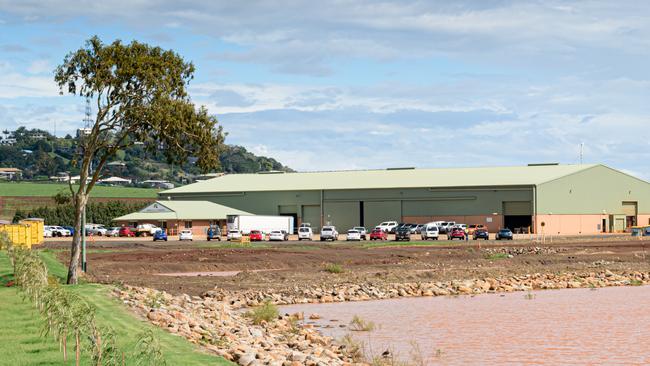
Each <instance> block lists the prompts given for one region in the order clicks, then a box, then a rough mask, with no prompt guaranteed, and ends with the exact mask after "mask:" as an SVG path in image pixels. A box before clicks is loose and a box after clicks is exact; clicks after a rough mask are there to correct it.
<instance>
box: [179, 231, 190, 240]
mask: <svg viewBox="0 0 650 366" xmlns="http://www.w3.org/2000/svg"><path fill="white" fill-rule="evenodd" d="M193 239H194V235H192V230H190V229H183V230H181V232H180V233H179V234H178V240H180V241H183V240H189V241H192V240H193Z"/></svg>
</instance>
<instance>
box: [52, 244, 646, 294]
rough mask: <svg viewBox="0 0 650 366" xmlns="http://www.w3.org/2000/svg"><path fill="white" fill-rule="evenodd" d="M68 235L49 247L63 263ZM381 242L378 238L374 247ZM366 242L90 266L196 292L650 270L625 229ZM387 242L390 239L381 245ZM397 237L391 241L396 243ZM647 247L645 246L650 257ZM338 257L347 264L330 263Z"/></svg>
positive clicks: (173, 247)
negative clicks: (336, 268)
mask: <svg viewBox="0 0 650 366" xmlns="http://www.w3.org/2000/svg"><path fill="white" fill-rule="evenodd" d="M69 243H70V241H69V239H67V240H65V239H64V240H60V241H56V240H48V242H47V243H46V244H45V245H44V247H45V248H47V249H49V250H52V251H55V252H56V253H57V256H58V258H59V259H60V260H61V261H62V262H63V263H67V260H68V259H69V251H68V250H69V245H70V244H69ZM376 244H379V245H380V246H379V247H377V246H373V245H376ZM478 244H479V242H477V241H469V242H449V241H439V242H434V241H430V242H425V243H423V242H411V243H393V242H381V243H374V242H367V241H363V242H360V243H354V244H351V243H346V242H334V243H320V242H285V243H280V244H276V243H268V242H265V243H259V244H253V245H250V246H247V247H241V246H240V245H238V244H229V243H220V242H214V241H212V242H207V241H205V242H203V241H195V242H192V243H179V242H171V241H170V242H165V243H161V242H157V243H154V242H152V241H150V240H141V239H111V240H104V241H102V240H99V239H95V240H94V241H93V242H89V243H88V269H89V272H88V275H89V276H90V278H91V280H93V281H97V282H102V283H126V284H131V285H138V286H147V287H153V288H157V289H160V290H165V291H168V292H171V293H174V294H178V293H188V294H192V295H198V294H201V293H203V292H205V291H208V290H212V289H214V288H215V287H221V288H225V289H230V290H238V289H267V288H275V289H278V288H287V287H294V286H301V285H313V284H329V283H363V282H378V281H389V282H413V281H417V280H426V281H436V280H440V281H442V280H453V279H459V280H460V279H472V278H481V277H496V276H501V275H525V274H530V273H538V272H539V273H557V272H572V271H581V272H590V271H596V270H602V269H604V268H607V269H610V270H612V271H622V270H639V271H649V270H650V239H646V240H639V239H638V238H631V237H629V236H603V237H580V238H561V239H560V238H555V239H554V241H553V243H550V241H547V242H546V243H544V244H542V243H539V242H531V241H530V240H515V241H511V242H497V241H488V242H483V241H481V242H480V244H481V248H479V247H478ZM384 245H389V246H387V247H384ZM390 245H394V246H390ZM646 251H648V253H647V256H646ZM329 263H336V264H339V265H340V266H341V267H342V269H343V272H342V273H338V274H335V273H330V272H328V271H326V270H325V269H324V268H325V266H326V265H327V264H329Z"/></svg>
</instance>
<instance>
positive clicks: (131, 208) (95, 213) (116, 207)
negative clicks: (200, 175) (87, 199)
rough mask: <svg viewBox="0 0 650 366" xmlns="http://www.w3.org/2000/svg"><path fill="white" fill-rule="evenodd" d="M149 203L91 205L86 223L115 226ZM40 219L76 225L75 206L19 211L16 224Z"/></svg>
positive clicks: (60, 205) (50, 223)
mask: <svg viewBox="0 0 650 366" xmlns="http://www.w3.org/2000/svg"><path fill="white" fill-rule="evenodd" d="M147 204H148V203H125V202H123V201H109V202H98V203H92V202H91V203H89V204H88V207H86V222H88V223H93V224H102V225H106V226H113V219H114V218H116V217H119V216H123V215H126V214H129V213H131V212H135V211H138V210H140V209H142V208H143V207H144V206H146V205H147ZM31 217H38V218H41V219H45V225H62V226H73V225H74V206H73V205H71V204H57V205H54V206H43V207H38V208H35V209H33V210H31V211H23V210H17V211H16V213H15V214H14V219H13V220H14V222H18V221H20V220H22V219H26V218H31Z"/></svg>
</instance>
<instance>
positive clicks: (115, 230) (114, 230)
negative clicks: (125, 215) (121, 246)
mask: <svg viewBox="0 0 650 366" xmlns="http://www.w3.org/2000/svg"><path fill="white" fill-rule="evenodd" d="M106 236H120V228H119V227H109V228H108V229H107V230H106Z"/></svg>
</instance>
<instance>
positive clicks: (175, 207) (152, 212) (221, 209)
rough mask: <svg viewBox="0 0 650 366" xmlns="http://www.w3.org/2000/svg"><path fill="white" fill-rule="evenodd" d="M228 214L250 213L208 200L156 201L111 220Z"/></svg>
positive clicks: (218, 217)
mask: <svg viewBox="0 0 650 366" xmlns="http://www.w3.org/2000/svg"><path fill="white" fill-rule="evenodd" d="M228 215H252V214H251V213H249V212H246V211H242V210H238V209H236V208H232V207H228V206H224V205H219V204H217V203H214V202H210V201H156V202H154V203H152V204H150V205H149V206H147V207H145V208H143V209H142V210H140V211H138V212H133V213H130V214H127V215H124V216H120V217H117V218H115V219H113V221H139V220H223V219H226V217H227V216H228Z"/></svg>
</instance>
